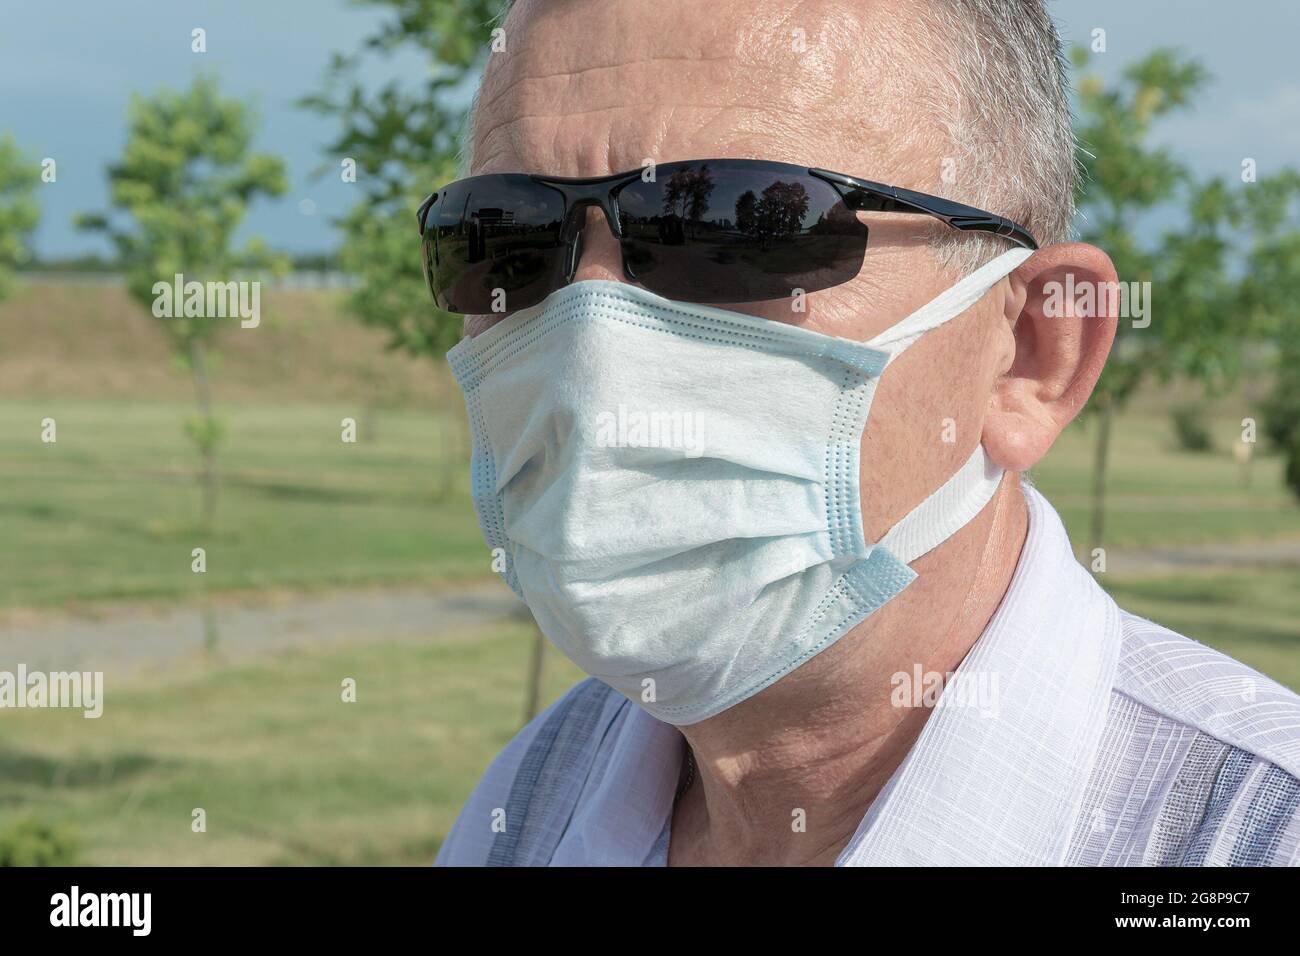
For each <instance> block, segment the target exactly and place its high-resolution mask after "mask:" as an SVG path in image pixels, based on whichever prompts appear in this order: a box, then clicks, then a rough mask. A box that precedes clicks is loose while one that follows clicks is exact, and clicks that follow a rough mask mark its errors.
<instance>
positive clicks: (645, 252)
mask: <svg viewBox="0 0 1300 956" xmlns="http://www.w3.org/2000/svg"><path fill="white" fill-rule="evenodd" d="M587 206H599V207H600V208H601V210H602V211H603V212H604V213H605V219H606V221H608V222H609V225H610V228H611V230H612V231H613V233H614V237H615V238H616V239H618V241H619V244H620V246H621V248H622V252H623V274H624V275H625V276H626V277H627V278H628V279H629V280H632V281H635V282H638V283H640V284H641V285H642V286H644V287H645V288H647V289H649V290H650V291H651V292H654V293H656V294H658V295H662V296H664V297H665V298H669V299H679V300H683V301H689V302H696V303H709V302H732V303H740V302H759V301H763V300H769V299H782V298H786V297H788V296H790V295H793V294H794V293H795V291H796V290H803V291H804V292H817V291H819V290H821V289H828V288H830V287H831V286H836V285H839V284H840V283H843V282H848V281H849V280H850V279H852V278H853V277H854V276H856V275H857V274H858V272H859V270H860V269H861V268H862V258H863V253H864V252H865V251H866V248H867V226H866V224H865V223H864V222H862V221H861V220H859V219H858V217H857V213H858V212H896V213H910V214H921V215H926V216H932V217H934V218H935V219H939V220H941V221H942V222H945V223H947V224H948V225H949V226H951V227H952V228H953V229H960V230H962V231H964V232H987V233H992V234H993V235H995V236H999V237H1001V238H1003V239H1008V240H1010V241H1011V242H1013V243H1015V244H1016V245H1018V246H1023V247H1024V248H1026V249H1037V248H1038V244H1037V243H1036V242H1035V241H1034V237H1033V236H1031V235H1030V234H1029V232H1028V230H1026V229H1025V228H1024V227H1023V226H1019V225H1017V224H1016V223H1014V222H1011V221H1010V220H1008V219H1004V218H1002V217H1001V216H995V215H993V214H992V213H987V212H984V211H983V210H980V209H975V208H974V207H972V206H966V205H963V204H961V203H958V202H953V201H952V200H949V199H941V198H939V197H938V196H929V195H926V194H925V193H918V192H913V191H912V190H910V189H901V188H899V187H897V186H885V185H883V184H881V183H873V182H869V181H867V180H865V179H854V178H853V177H852V176H845V175H842V174H841V173H832V172H828V171H827V170H825V169H809V168H807V167H804V166H792V165H790V164H788V163H773V162H767V161H764V160H754V159H709V160H692V161H689V162H676V163H661V164H659V165H656V166H651V167H646V168H645V169H644V170H642V169H638V170H634V171H631V172H626V173H616V174H614V175H612V176H597V177H592V178H590V179H566V178H556V177H553V176H536V175H529V174H525V173H508V174H505V173H503V174H491V175H486V176H471V177H470V178H468V179H461V180H458V181H457V182H454V183H452V184H451V185H449V186H447V187H446V188H444V189H441V190H439V191H438V192H436V193H434V194H433V195H432V196H430V197H429V198H428V199H426V200H425V201H424V202H423V203H421V204H420V209H419V212H418V213H417V216H418V218H419V223H420V235H421V236H422V237H423V240H422V244H423V264H424V273H425V277H426V279H427V281H428V283H429V290H430V291H431V292H432V293H433V298H434V301H435V302H437V304H438V306H439V307H440V308H442V309H445V310H446V311H448V312H460V313H467V314H480V315H486V314H489V313H492V312H503V311H506V312H514V311H517V310H519V309H526V308H528V307H529V306H531V305H536V304H537V303H538V302H541V301H542V300H543V299H545V298H546V297H547V296H548V295H550V294H551V293H552V292H554V291H555V290H556V289H558V288H560V287H562V286H564V285H567V284H568V283H569V282H570V281H572V279H573V275H574V273H575V272H576V271H577V268H578V262H579V260H580V259H581V256H582V230H583V224H584V220H585V215H580V213H585V210H586V207H587Z"/></svg>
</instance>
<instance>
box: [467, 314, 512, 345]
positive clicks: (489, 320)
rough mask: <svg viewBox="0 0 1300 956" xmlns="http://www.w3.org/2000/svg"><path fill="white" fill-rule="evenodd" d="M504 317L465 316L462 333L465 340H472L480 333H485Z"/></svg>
mask: <svg viewBox="0 0 1300 956" xmlns="http://www.w3.org/2000/svg"><path fill="white" fill-rule="evenodd" d="M504 318H505V315H504V314H502V315H467V316H465V326H464V333H465V338H467V339H472V338H473V337H474V336H476V335H479V334H480V333H482V332H486V331H487V330H488V329H490V328H492V326H494V325H496V324H497V323H498V322H500V321H501V320H502V319H504Z"/></svg>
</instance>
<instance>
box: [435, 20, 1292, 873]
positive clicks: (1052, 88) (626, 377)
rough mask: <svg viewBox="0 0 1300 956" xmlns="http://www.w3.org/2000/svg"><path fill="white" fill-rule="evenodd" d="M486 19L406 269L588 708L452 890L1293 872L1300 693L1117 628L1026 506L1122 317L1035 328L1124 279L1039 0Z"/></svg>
mask: <svg viewBox="0 0 1300 956" xmlns="http://www.w3.org/2000/svg"><path fill="white" fill-rule="evenodd" d="M503 31H504V32H503V34H502V38H503V40H504V50H503V51H499V52H497V53H495V54H494V55H493V57H492V60H491V63H490V64H489V66H488V69H487V72H486V75H485V76H484V79H483V85H482V88H481V90H480V91H479V94H478V98H477V102H476V107H475V111H474V116H473V123H472V136H471V137H470V140H471V141H470V143H469V144H468V146H469V150H470V151H471V155H472V163H471V170H470V171H471V173H472V174H473V175H472V177H471V178H468V179H465V180H461V181H459V182H457V183H453V184H450V185H449V186H447V187H445V188H443V189H441V190H440V191H439V192H438V193H435V194H434V195H433V196H432V197H431V198H430V200H429V201H428V202H427V203H426V204H425V205H424V206H423V207H422V208H421V210H420V222H421V230H422V234H423V237H424V239H423V248H424V264H425V268H426V272H427V275H428V279H429V284H430V288H431V290H432V291H433V293H434V297H435V299H436V300H437V302H438V304H439V305H440V306H442V307H443V308H445V309H448V310H450V311H453V312H459V313H463V314H465V315H466V316H467V317H468V318H467V319H466V338H465V339H464V340H463V341H462V342H461V343H460V344H459V345H458V346H457V347H456V348H455V349H454V350H453V351H452V353H451V355H450V356H449V358H450V361H451V364H452V368H453V370H454V372H455V374H456V377H457V380H458V382H459V383H460V385H461V388H462V390H463V391H464V393H465V397H466V404H467V408H468V410H469V414H470V422H471V427H472V431H473V435H474V456H473V464H472V471H473V491H474V498H475V506H476V509H477V511H478V514H479V518H480V521H481V524H482V526H483V530H484V535H485V537H486V539H487V542H488V544H489V546H490V547H491V548H492V549H493V554H494V556H495V557H497V558H498V559H499V560H500V561H501V566H502V571H503V576H504V577H505V579H506V581H507V582H508V583H509V584H510V585H511V587H513V588H514V589H515V590H516V591H517V593H519V594H520V595H521V596H522V597H523V599H524V600H525V601H526V602H527V603H528V605H529V607H530V608H531V609H532V611H533V613H534V615H535V616H536V618H537V620H538V622H539V624H540V625H541V627H542V629H543V631H544V632H545V633H546V635H547V636H548V638H549V639H550V640H551V641H553V642H554V643H555V644H556V645H557V646H558V647H559V648H560V649H561V650H562V651H563V652H564V653H566V654H567V655H568V656H569V657H570V658H572V659H573V660H574V661H575V662H576V663H577V664H578V665H579V666H580V667H582V668H583V670H584V671H586V672H587V673H588V674H590V675H592V677H593V678H595V679H593V680H589V681H587V682H585V683H583V684H580V685H579V686H577V687H575V688H574V689H573V690H571V691H570V692H569V693H568V694H566V695H565V696H564V697H563V698H562V699H561V700H559V701H558V702H557V703H556V704H554V705H553V706H552V707H550V708H549V709H548V710H547V711H546V712H544V713H543V714H541V715H540V716H539V717H538V718H537V719H536V720H534V721H533V722H532V723H531V724H530V725H529V726H528V727H527V728H525V729H524V730H523V731H522V732H521V733H520V734H519V735H518V736H517V737H516V738H515V739H514V740H513V741H512V742H511V743H510V744H509V745H508V746H507V747H506V748H505V750H504V751H503V752H502V753H501V754H500V755H499V756H498V757H497V759H496V760H495V761H494V762H493V763H492V765H491V766H490V767H489V768H488V770H487V772H486V774H485V775H484V777H483V779H482V781H481V782H480V783H479V785H478V787H477V788H476V789H475V791H474V793H473V795H472V796H471V797H470V799H469V802H468V803H467V805H466V806H465V808H464V810H463V811H462V812H461V814H460V817H459V819H458V820H457V822H456V824H455V827H454V829H453V830H452V832H451V834H450V836H449V837H448V839H447V842H446V843H445V845H444V846H443V848H442V850H441V853H440V855H439V863H441V864H448V865H481V864H491V865H571V864H590V865H671V866H683V865H698V864H704V865H710V864H741V865H745V864H754V865H770V864H776V865H796V864H807V865H829V864H838V865H869V864H1018V865H1026V864H1081V865H1128V864H1179V865H1199V864H1265V863H1267V864H1272V863H1294V862H1295V861H1296V859H1297V856H1298V854H1300V849H1298V844H1300V816H1298V815H1297V807H1298V806H1300V782H1298V781H1297V778H1296V774H1297V772H1300V700H1298V699H1297V698H1296V697H1295V696H1294V695H1292V694H1291V693H1290V692H1288V691H1286V690H1284V689H1283V688H1281V687H1279V686H1278V685H1276V684H1274V683H1273V682H1271V681H1269V680H1267V679H1265V678H1263V677H1261V676H1260V675H1258V674H1256V673H1254V672H1253V671H1251V670H1249V669H1248V668H1246V667H1244V666H1242V665H1240V664H1238V663H1236V662H1234V661H1232V660H1230V659H1228V658H1226V657H1224V656H1222V655H1220V654H1218V653H1216V652H1214V651H1212V650H1210V649H1208V648H1205V647H1203V646H1201V645H1199V644H1197V643H1195V642H1193V641H1191V640H1188V639H1186V638H1184V637H1181V636H1179V635H1177V634H1174V633H1171V632H1169V631H1167V630H1165V629H1163V628H1161V627H1159V626H1157V625H1155V624H1152V623H1150V622H1148V621H1145V620H1142V619H1140V618H1137V617H1134V616H1133V615H1130V614H1127V613H1125V612H1123V611H1122V610H1120V609H1119V608H1118V607H1117V606H1116V605H1115V604H1114V603H1113V602H1112V601H1111V600H1110V598H1109V597H1107V595H1106V594H1105V593H1104V592H1103V591H1102V589H1101V588H1100V587H1099V586H1098V585H1097V584H1096V583H1095V582H1094V580H1093V578H1092V575H1091V574H1090V573H1089V572H1088V571H1086V570H1085V569H1084V568H1083V567H1081V566H1080V565H1079V564H1078V563H1077V562H1076V561H1075V558H1074V556H1073V554H1072V551H1071V547H1070V543H1069V541H1068V540H1067V538H1066V535H1065V532H1064V530H1063V528H1062V525H1061V522H1060V520H1059V518H1058V517H1057V515H1056V513H1055V512H1054V511H1053V510H1052V508H1051V506H1050V505H1049V504H1048V503H1047V501H1045V500H1044V499H1043V498H1042V496H1040V495H1039V494H1038V493H1037V492H1035V491H1034V490H1033V488H1032V487H1031V486H1030V485H1029V484H1028V483H1027V482H1026V481H1025V479H1024V478H1023V474H1024V473H1025V472H1026V471H1027V470H1028V469H1030V468H1031V467H1032V466H1033V465H1034V464H1035V463H1036V462H1038V461H1039V460H1040V459H1041V458H1042V457H1043V456H1044V455H1045V454H1046V453H1047V451H1048V449H1049V448H1051V446H1052V443H1053V442H1054V441H1055V440H1056V438H1057V436H1058V435H1059V434H1060V433H1061V431H1062V429H1063V428H1065V426H1066V424H1067V423H1069V422H1070V420H1071V419H1073V418H1074V416H1075V415H1076V414H1078V412H1079V410H1080V409H1081V408H1082V407H1083V405H1084V403H1085V401H1086V400H1087V398H1088V396H1089V394H1090V393H1091V391H1092V388H1093V386H1094V384H1095V383H1096V381H1097V377H1098V375H1099V373H1100V372H1101V369H1102V365H1103V363H1104V362H1105V359H1106V355H1107V352H1108V350H1109V348H1110V344H1111V340H1112V337H1113V334H1114V330H1115V322H1116V319H1115V316H1114V315H1102V316H1095V315H1092V314H1083V313H1082V312H1078V313H1076V311H1075V310H1072V309H1069V308H1066V309H1064V310H1059V309H1058V310H1055V311H1054V310H1053V309H1052V308H1051V307H1050V306H1049V303H1050V302H1051V300H1052V295H1051V293H1052V291H1053V290H1059V289H1061V288H1063V287H1067V286H1066V284H1067V282H1069V283H1073V284H1072V286H1068V287H1070V288H1074V289H1083V288H1086V287H1091V288H1092V289H1104V288H1105V284H1106V283H1112V282H1114V281H1116V276H1115V271H1114V268H1113V267H1112V265H1111V262H1110V260H1109V259H1108V258H1107V256H1106V255H1105V253H1104V252H1102V251H1100V250H1098V249H1096V248H1093V247H1091V246H1087V245H1081V244H1078V243H1072V242H1069V241H1068V239H1067V234H1068V230H1069V226H1070V221H1071V218H1072V207H1071V196H1072V191H1073V188H1074V158H1073V150H1074V143H1073V142H1072V139H1071V132H1070V120H1069V111H1068V106H1067V96H1066V81H1065V77H1064V71H1063V67H1062V63H1061V58H1060V43H1059V39H1058V37H1057V34H1056V32H1055V30H1054V27H1053V25H1052V23H1051V21H1050V19H1049V18H1048V16H1047V15H1046V13H1045V12H1044V10H1043V7H1042V4H1041V2H1040V0H906V2H904V0H896V2H889V3H885V2H883V0H801V2H795V0H789V2H785V0H718V2H715V3H698V2H696V0H617V2H612V0H519V2H518V3H516V4H515V5H514V7H513V9H512V10H511V12H510V13H509V15H508V17H507V18H506V20H505V21H504V25H503ZM1104 300H1105V297H1102V301H1104ZM1058 312H1063V313H1064V314H1056V313H1058Z"/></svg>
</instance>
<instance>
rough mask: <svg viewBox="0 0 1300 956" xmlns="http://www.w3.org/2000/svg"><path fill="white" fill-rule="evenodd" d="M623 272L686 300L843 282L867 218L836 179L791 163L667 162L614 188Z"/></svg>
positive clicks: (854, 263) (768, 295) (745, 297)
mask: <svg viewBox="0 0 1300 956" xmlns="http://www.w3.org/2000/svg"><path fill="white" fill-rule="evenodd" d="M618 215H619V221H620V225H621V226H622V231H623V240H622V245H623V257H624V262H625V264H626V266H627V270H628V272H629V273H630V274H631V275H632V276H633V277H634V278H636V279H637V281H639V282H640V283H641V284H642V285H644V286H645V287H646V288H647V289H650V290H651V291H652V292H655V293H657V294H659V295H662V296H665V297H667V298H670V299H682V300H685V301H690V302H756V301H760V300H764V299H780V298H785V297H787V296H790V295H792V294H793V293H794V291H795V290H796V289H802V290H803V291H805V292H816V291H818V290H820V289H827V288H830V287H831V286H834V285H838V284H840V283H842V282H847V281H848V280H850V279H852V278H853V277H854V276H856V275H857V274H858V271H859V270H860V269H861V267H862V257H863V253H864V252H865V251H866V246H867V227H866V224H865V223H862V222H860V221H859V220H858V218H857V216H856V214H855V213H854V212H853V211H852V210H850V209H848V208H847V207H846V206H845V205H844V203H843V201H842V200H841V199H840V195H839V193H838V192H836V190H835V189H834V187H832V186H831V185H830V184H829V183H827V182H825V181H824V180H821V179H818V178H816V177H815V176H811V175H809V174H808V173H806V172H805V171H803V170H802V169H800V168H798V167H794V166H791V167H785V168H781V167H778V168H776V169H774V168H773V166H772V164H766V168H764V165H763V164H756V163H752V162H746V161H743V160H737V161H714V162H703V163H671V164H665V165H663V166H660V167H659V168H658V169H657V170H656V176H655V181H654V182H645V181H644V179H637V180H634V181H632V182H631V183H629V184H628V185H626V186H624V187H623V188H622V189H621V190H620V191H619V193H618Z"/></svg>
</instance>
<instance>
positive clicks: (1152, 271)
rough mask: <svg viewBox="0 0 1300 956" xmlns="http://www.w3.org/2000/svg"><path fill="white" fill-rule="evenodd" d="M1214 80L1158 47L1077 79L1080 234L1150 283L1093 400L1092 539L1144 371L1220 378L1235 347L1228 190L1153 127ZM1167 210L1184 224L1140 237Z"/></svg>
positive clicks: (1083, 58) (1101, 524) (1128, 275)
mask: <svg viewBox="0 0 1300 956" xmlns="http://www.w3.org/2000/svg"><path fill="white" fill-rule="evenodd" d="M1072 56H1073V59H1074V63H1075V66H1076V67H1077V68H1080V69H1082V68H1084V67H1086V65H1087V63H1088V59H1089V57H1088V54H1087V52H1086V51H1084V50H1081V49H1078V48H1076V49H1075V50H1074V51H1072ZM1207 81H1208V74H1207V73H1206V71H1205V70H1204V69H1203V68H1202V67H1201V66H1200V65H1199V64H1198V63H1196V62H1195V61H1193V60H1190V59H1186V58H1184V57H1182V56H1180V55H1179V54H1178V53H1176V52H1174V51H1171V50H1156V51H1154V52H1153V53H1151V54H1149V55H1148V56H1147V57H1145V58H1144V59H1142V60H1139V61H1137V62H1136V63H1133V64H1132V65H1130V66H1129V67H1128V68H1127V69H1125V70H1124V72H1123V74H1122V76H1121V78H1120V79H1119V81H1118V82H1116V83H1115V84H1114V85H1113V86H1109V87H1108V86H1105V85H1104V84H1103V83H1102V82H1101V81H1100V80H1099V79H1098V78H1097V77H1096V76H1095V75H1090V74H1085V75H1084V76H1083V77H1082V79H1081V80H1080V82H1079V83H1078V89H1079V111H1080V121H1079V123H1078V126H1077V129H1076V133H1077V135H1078V139H1079V144H1080V164H1081V166H1082V173H1083V175H1082V177H1081V182H1080V193H1079V196H1078V202H1079V212H1080V220H1081V223H1082V225H1081V228H1080V230H1079V233H1080V238H1081V239H1082V240H1083V241H1084V242H1090V243H1095V244H1096V245H1098V246H1100V247H1101V248H1103V249H1105V250H1106V251H1107V252H1108V253H1109V254H1110V256H1111V259H1112V260H1113V261H1114V263H1115V269H1116V272H1117V273H1118V274H1119V279H1120V282H1121V284H1123V283H1125V282H1149V283H1150V286H1149V288H1150V290H1151V295H1150V301H1148V302H1146V303H1145V304H1146V306H1147V308H1148V310H1149V312H1148V316H1147V317H1146V318H1143V319H1142V320H1141V321H1140V322H1138V321H1134V320H1133V319H1132V318H1128V319H1125V318H1121V320H1120V322H1119V327H1118V330H1117V332H1116V336H1115V344H1114V346H1113V347H1112V349H1111V353H1110V358H1109V359H1108V360H1107V363H1106V368H1105V370H1104V371H1103V373H1102V376H1101V379H1100V381H1099V382H1098V383H1097V388H1096V390H1095V392H1094V394H1093V398H1092V400H1091V401H1090V403H1089V407H1088V412H1089V413H1090V414H1091V415H1092V416H1093V417H1094V418H1095V420H1096V421H1095V426H1096V445H1095V449H1094V461H1093V489H1092V496H1093V503H1092V529H1091V535H1090V542H1089V548H1090V549H1096V548H1099V547H1101V546H1102V545H1103V543H1104V538H1105V513H1106V512H1105V507H1106V477H1107V464H1108V459H1109V454H1110V441H1111V432H1112V428H1113V424H1114V419H1115V415H1116V414H1117V413H1118V412H1119V411H1121V410H1122V409H1123V407H1124V406H1125V405H1126V404H1127V403H1128V401H1129V400H1130V399H1131V398H1132V396H1133V394H1134V393H1135V392H1136V391H1137V389H1138V387H1139V386H1140V385H1142V384H1143V382H1144V381H1146V380H1147V378H1148V377H1151V376H1154V377H1156V378H1159V379H1162V380H1167V379H1169V378H1171V377H1173V376H1175V375H1180V374H1182V375H1188V376H1191V377H1193V378H1195V379H1197V380H1199V381H1201V382H1202V383H1203V384H1204V385H1206V386H1207V387H1210V388H1213V387H1216V385H1218V384H1221V383H1222V382H1223V381H1224V380H1225V379H1226V378H1227V377H1229V376H1230V375H1231V374H1232V373H1233V371H1234V368H1235V366H1234V361H1235V357H1236V356H1237V355H1238V354H1239V349H1238V346H1239V344H1240V343H1239V341H1237V340H1234V339H1233V337H1232V334H1231V330H1232V314H1233V313H1232V310H1231V300H1232V284H1231V282H1230V281H1229V280H1228V278H1227V274H1226V271H1225V268H1226V259H1225V254H1226V252H1227V250H1228V240H1227V236H1226V231H1227V229H1228V227H1229V226H1230V219H1231V213H1232V199H1231V196H1230V195H1229V191H1228V190H1227V188H1226V186H1224V184H1223V183H1222V182H1221V181H1211V182H1208V183H1198V182H1197V181H1195V180H1194V178H1193V177H1192V175H1191V173H1190V172H1189V171H1188V170H1187V169H1186V167H1185V166H1183V164H1181V163H1180V162H1179V161H1178V160H1177V159H1176V158H1175V156H1174V154H1173V153H1172V151H1170V150H1169V149H1168V148H1166V147H1162V146H1157V145H1154V144H1153V143H1152V135H1151V134H1152V128H1153V126H1154V125H1155V123H1156V122H1157V121H1158V120H1159V119H1161V118H1163V117H1165V116H1167V115H1169V114H1170V113H1172V112H1174V111H1175V110H1179V109H1184V108H1187V107H1188V106H1189V105H1190V104H1191V102H1192V99H1193V97H1194V95H1195V94H1196V93H1197V91H1199V90H1200V89H1202V88H1203V87H1204V85H1205V83H1206V82H1207ZM1171 210H1173V211H1177V212H1180V213H1181V216H1182V218H1183V219H1184V224H1183V225H1182V227H1181V228H1178V229H1175V230H1170V231H1167V232H1165V233H1163V234H1162V235H1159V236H1157V237H1156V238H1154V239H1151V240H1149V241H1144V240H1142V239H1141V238H1140V236H1141V231H1140V229H1139V225H1140V223H1141V222H1142V220H1143V219H1144V218H1145V217H1149V216H1150V215H1151V214H1152V213H1153V212H1154V211H1161V212H1165V213H1168V212H1169V211H1171ZM1148 319H1149V323H1148V321H1147V320H1148Z"/></svg>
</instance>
